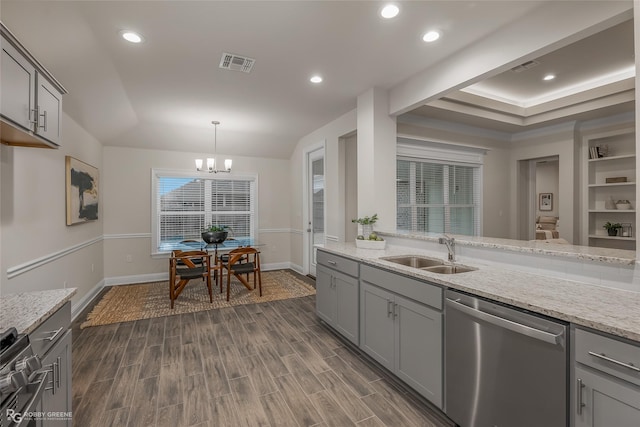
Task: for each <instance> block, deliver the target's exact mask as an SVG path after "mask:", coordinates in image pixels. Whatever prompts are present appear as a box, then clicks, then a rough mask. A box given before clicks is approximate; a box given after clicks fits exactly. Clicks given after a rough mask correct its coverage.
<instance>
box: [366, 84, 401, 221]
mask: <svg viewBox="0 0 640 427" xmlns="http://www.w3.org/2000/svg"><path fill="white" fill-rule="evenodd" d="M396 133H397V131H396V118H395V117H391V116H389V94H388V92H387V91H385V90H383V89H380V88H373V89H370V90H368V91H367V92H365V93H364V94H362V95H360V96H359V97H358V217H363V216H371V215H373V214H375V213H377V214H378V218H379V220H378V223H377V227H376V228H379V229H385V230H395V228H396Z"/></svg>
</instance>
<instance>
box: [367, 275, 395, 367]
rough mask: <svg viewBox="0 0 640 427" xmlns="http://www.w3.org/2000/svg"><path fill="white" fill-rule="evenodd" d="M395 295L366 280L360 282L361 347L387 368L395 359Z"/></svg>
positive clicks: (391, 365)
mask: <svg viewBox="0 0 640 427" xmlns="http://www.w3.org/2000/svg"><path fill="white" fill-rule="evenodd" d="M393 303H394V295H393V294H392V293H390V292H387V291H385V290H382V289H380V288H378V287H376V286H372V285H370V284H368V283H366V282H362V283H361V284H360V348H362V350H364V351H365V352H366V353H367V354H368V355H369V356H371V357H373V358H374V359H375V360H377V361H378V362H379V363H380V364H382V365H383V366H385V367H386V368H387V369H390V370H392V371H393V369H394V365H395V361H394V357H395V343H394V333H395V325H394V319H393Z"/></svg>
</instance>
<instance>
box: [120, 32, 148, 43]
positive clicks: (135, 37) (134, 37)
mask: <svg viewBox="0 0 640 427" xmlns="http://www.w3.org/2000/svg"><path fill="white" fill-rule="evenodd" d="M120 35H121V36H122V38H123V39H125V40H126V41H128V42H131V43H142V41H143V40H144V39H143V38H142V36H141V35H140V34H138V33H134V32H133V31H121V32H120Z"/></svg>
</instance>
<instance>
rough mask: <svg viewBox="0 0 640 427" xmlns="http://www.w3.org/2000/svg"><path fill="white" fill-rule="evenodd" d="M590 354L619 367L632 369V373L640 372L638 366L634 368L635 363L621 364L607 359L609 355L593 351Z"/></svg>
mask: <svg viewBox="0 0 640 427" xmlns="http://www.w3.org/2000/svg"><path fill="white" fill-rule="evenodd" d="M589 354H590V355H591V356H593V357H597V358H599V359H602V360H606V361H607V362H611V363H614V364H616V365H618V366H622V367H624V368H627V369H631V370H632V371H635V372H640V368H638V367H637V366H633V363H624V362H621V361H619V360H616V359H612V358H610V357H607V355H606V354H604V353H600V354H598V353H594V352H593V351H590V352H589Z"/></svg>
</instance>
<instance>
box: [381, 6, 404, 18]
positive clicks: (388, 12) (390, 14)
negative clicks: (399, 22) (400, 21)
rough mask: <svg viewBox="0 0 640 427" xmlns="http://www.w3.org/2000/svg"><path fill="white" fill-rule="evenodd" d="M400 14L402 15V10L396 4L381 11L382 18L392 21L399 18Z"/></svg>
mask: <svg viewBox="0 0 640 427" xmlns="http://www.w3.org/2000/svg"><path fill="white" fill-rule="evenodd" d="M398 13H400V8H399V7H398V6H396V5H395V4H388V5H386V6H385V7H383V8H382V10H381V11H380V16H382V17H383V18H385V19H391V18H395V17H396V16H398Z"/></svg>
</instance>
